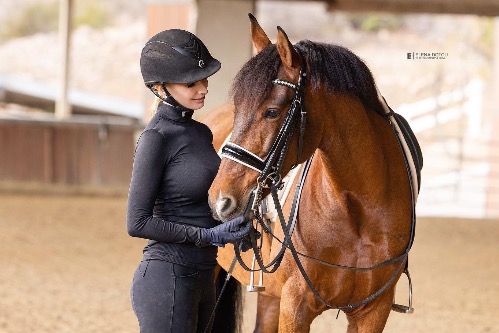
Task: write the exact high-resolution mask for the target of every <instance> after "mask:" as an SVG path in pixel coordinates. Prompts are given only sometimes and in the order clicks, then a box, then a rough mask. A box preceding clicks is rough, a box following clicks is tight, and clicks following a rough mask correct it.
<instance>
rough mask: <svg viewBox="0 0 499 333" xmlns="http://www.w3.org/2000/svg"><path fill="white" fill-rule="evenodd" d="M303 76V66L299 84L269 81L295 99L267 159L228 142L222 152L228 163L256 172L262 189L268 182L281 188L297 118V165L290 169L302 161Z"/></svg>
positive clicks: (303, 125) (303, 131)
mask: <svg viewBox="0 0 499 333" xmlns="http://www.w3.org/2000/svg"><path fill="white" fill-rule="evenodd" d="M305 77H306V72H305V68H304V66H302V69H301V70H300V74H299V76H298V83H297V84H293V83H291V82H288V81H284V80H281V79H275V80H273V81H272V83H273V84H274V85H281V86H284V87H287V88H290V89H293V90H294V92H295V95H294V97H293V100H292V101H291V106H290V108H289V110H288V113H287V114H286V117H285V118H284V122H283V123H282V125H281V128H280V129H279V133H278V134H277V137H276V138H275V140H274V143H273V144H272V147H271V148H270V151H269V152H268V154H267V157H265V158H263V159H262V158H260V157H259V156H257V155H256V154H254V153H252V152H251V151H249V150H247V149H245V148H243V147H241V146H239V145H237V144H235V143H233V142H228V143H227V144H225V146H224V147H223V148H222V153H221V155H222V157H225V158H228V159H231V160H233V161H235V162H237V163H240V164H242V165H244V166H246V167H248V168H251V169H253V170H255V171H257V172H259V173H260V174H259V176H258V178H257V183H258V186H259V187H261V188H267V187H269V181H270V182H272V183H274V184H280V182H281V175H280V173H281V169H282V164H283V162H284V158H285V157H286V153H287V151H288V148H289V142H290V140H291V137H292V136H293V133H294V130H295V127H296V126H295V123H296V121H297V119H298V116H300V136H299V139H298V153H297V157H296V163H295V165H294V166H293V168H294V167H295V166H296V165H297V164H298V163H299V161H300V159H301V154H302V150H303V137H304V135H305V126H306V115H307V113H306V112H305V108H304V106H303V95H304V86H305Z"/></svg>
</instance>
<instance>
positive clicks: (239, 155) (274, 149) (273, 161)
mask: <svg viewBox="0 0 499 333" xmlns="http://www.w3.org/2000/svg"><path fill="white" fill-rule="evenodd" d="M297 51H298V50H297ZM302 59H303V57H302ZM305 79H306V70H305V62H304V61H302V67H301V69H300V73H299V76H298V82H297V83H296V84H294V83H291V82H289V81H285V80H281V79H274V80H273V81H272V83H273V84H274V85H281V86H284V87H287V88H290V89H293V90H294V94H295V95H294V97H293V100H292V102H291V106H290V108H289V110H288V112H287V114H286V117H285V119H284V121H283V123H282V125H281V127H280V129H279V132H278V134H277V136H276V138H275V140H274V142H273V144H272V146H271V149H270V151H269V152H268V154H267V156H266V157H265V158H260V157H259V156H257V155H256V154H254V153H252V152H251V151H249V150H247V149H245V148H244V147H241V146H240V145H237V144H235V143H233V142H230V141H229V142H227V143H226V144H225V145H224V146H223V148H222V151H221V155H222V157H225V158H228V159H231V160H233V161H235V162H237V163H240V164H242V165H244V166H246V167H248V168H250V169H253V170H255V171H257V172H259V175H258V177H257V186H256V189H255V190H254V191H253V193H252V194H251V196H250V199H249V202H248V206H247V208H246V211H251V212H252V213H253V216H254V218H255V219H256V220H257V222H258V224H259V225H260V226H261V228H262V230H263V231H265V232H266V233H268V234H270V235H271V236H272V237H273V238H275V239H277V240H278V241H279V242H280V243H281V245H282V246H281V249H280V251H279V252H278V253H277V255H276V256H275V257H274V258H273V259H272V260H271V261H270V262H269V263H268V264H265V263H264V262H263V259H262V255H261V244H260V245H258V243H257V241H258V232H257V231H256V230H255V229H254V228H251V229H250V233H249V236H250V240H251V247H252V249H253V252H254V256H255V259H256V261H257V263H258V265H259V269H252V268H250V267H248V265H246V264H245V263H244V261H243V260H242V258H241V253H240V252H241V247H240V246H235V247H234V249H235V252H236V258H237V261H238V262H239V264H240V265H241V266H242V267H243V268H244V269H245V270H247V271H251V272H253V271H262V272H265V273H273V272H275V271H276V270H277V268H278V267H279V265H280V263H281V261H282V259H283V257H284V252H285V250H286V249H290V251H291V254H292V255H293V258H294V259H295V262H296V265H297V267H298V269H299V270H300V272H301V274H302V276H303V278H304V279H305V281H306V282H307V284H308V286H309V288H310V289H311V291H312V292H313V294H314V296H315V297H316V298H317V299H318V300H319V301H321V302H322V303H324V304H325V305H326V306H327V307H329V308H333V309H338V310H352V309H354V308H357V307H359V306H362V305H365V304H367V303H368V302H370V301H372V300H373V299H374V298H376V297H378V296H379V295H380V294H381V293H382V292H383V291H384V290H385V289H386V288H387V287H388V286H389V285H390V284H392V283H393V282H394V281H395V278H396V277H397V276H398V274H399V273H400V272H402V269H403V268H404V264H407V261H406V259H407V257H408V253H409V250H410V248H411V247H412V243H413V238H414V228H415V207H414V206H415V205H414V203H415V201H414V197H413V206H412V226H411V237H410V241H409V244H408V245H407V248H406V250H405V251H404V253H402V254H401V255H399V256H397V257H394V258H391V259H388V260H385V261H383V262H381V263H377V264H375V265H373V266H370V267H351V266H343V265H338V264H333V263H328V262H325V261H322V260H320V259H317V258H313V257H310V256H308V255H306V254H303V253H300V252H298V251H297V250H296V249H295V247H294V244H293V242H292V241H291V234H292V231H293V229H294V226H295V224H296V220H297V213H298V206H299V202H300V198H301V193H302V189H303V185H304V182H305V178H306V175H307V172H308V170H309V168H310V165H311V163H312V158H313V156H312V157H311V158H309V159H308V160H307V161H306V162H305V164H304V167H303V169H302V171H301V176H300V178H299V180H298V183H297V185H296V191H295V195H294V199H293V203H292V205H291V211H290V216H289V219H288V222H287V223H286V221H285V218H284V215H283V212H282V207H281V204H280V202H279V198H278V190H279V189H280V188H281V187H282V177H281V170H282V166H283V161H284V158H285V157H286V154H287V151H288V149H289V144H290V141H291V137H292V136H293V134H294V132H295V129H296V123H297V122H298V118H299V122H300V133H299V137H298V151H297V158H296V163H295V165H294V166H293V168H294V167H296V166H297V165H298V163H299V161H301V154H302V151H303V140H304V136H305V127H306V116H307V112H306V111H305V108H304V104H303V98H304V87H305ZM386 118H387V119H388V116H387V117H386ZM389 121H390V120H389ZM390 124H391V125H392V129H393V130H394V131H395V132H396V129H395V127H394V126H393V124H392V123H391V121H390ZM396 137H397V140H399V145H400V139H399V138H398V136H397V135H396ZM404 158H405V163H406V168H407V169H408V175H409V178H410V186H411V195H412V193H413V191H412V175H411V172H410V170H409V168H408V162H407V158H408V157H407V156H406V155H405V153H404ZM264 189H270V193H271V196H272V198H273V201H274V205H275V207H276V210H277V213H278V218H279V221H280V223H281V227H282V230H283V232H284V240H283V241H281V240H279V239H278V238H277V237H275V236H274V235H273V233H272V230H271V229H270V228H269V226H268V225H267V224H266V223H265V221H264V219H263V217H262V216H261V213H260V209H261V204H262V200H263V190H264ZM299 256H302V257H305V258H307V259H311V260H314V261H316V262H318V263H320V264H323V265H326V266H329V267H335V268H341V269H347V270H356V271H366V270H373V269H377V268H380V267H384V266H387V265H390V264H394V263H397V262H399V263H400V265H399V267H398V268H397V269H396V270H395V271H394V272H393V274H392V276H391V277H390V278H389V279H388V281H387V282H386V283H385V284H384V285H383V286H382V287H381V288H379V289H378V290H377V291H376V292H375V293H373V294H371V295H370V296H368V297H366V298H365V299H363V300H361V301H359V302H356V303H353V304H348V305H345V306H337V305H333V304H331V303H329V302H328V301H327V300H325V299H324V298H322V297H321V296H320V295H319V293H318V291H317V289H316V288H315V286H314V285H313V284H312V281H311V280H310V278H309V276H308V274H307V273H306V271H305V269H304V267H303V265H302V263H301V260H300V258H299ZM234 263H235V260H234V261H233V264H232V266H233V265H234Z"/></svg>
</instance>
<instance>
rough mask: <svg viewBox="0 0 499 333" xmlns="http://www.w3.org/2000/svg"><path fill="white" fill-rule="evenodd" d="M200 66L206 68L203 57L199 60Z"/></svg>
mask: <svg viewBox="0 0 499 333" xmlns="http://www.w3.org/2000/svg"><path fill="white" fill-rule="evenodd" d="M198 64H199V67H201V68H204V66H205V65H204V61H203V60H202V59H200V60H199V63H198Z"/></svg>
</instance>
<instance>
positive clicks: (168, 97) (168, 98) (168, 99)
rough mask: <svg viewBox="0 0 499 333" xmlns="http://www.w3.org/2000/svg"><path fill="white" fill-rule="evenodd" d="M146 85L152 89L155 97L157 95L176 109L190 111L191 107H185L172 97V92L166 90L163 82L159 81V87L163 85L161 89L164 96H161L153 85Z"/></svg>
mask: <svg viewBox="0 0 499 333" xmlns="http://www.w3.org/2000/svg"><path fill="white" fill-rule="evenodd" d="M147 87H148V88H149V89H150V90H151V91H152V93H153V94H154V95H156V97H158V98H159V99H160V100H162V101H163V102H164V103H166V104H168V105H171V106H173V107H174V108H175V109H177V110H181V111H186V110H188V111H191V109H189V108H186V107H185V106H183V105H181V104H180V103H179V102H177V100H176V99H175V98H173V96H172V94H170V92H169V91H168V89H166V86H165V83H161V87H163V91H164V92H165V94H166V98H165V97H163V96H161V95H160V94H159V92H158V91H157V90H156V89H154V87H153V85H152V84H149V85H147Z"/></svg>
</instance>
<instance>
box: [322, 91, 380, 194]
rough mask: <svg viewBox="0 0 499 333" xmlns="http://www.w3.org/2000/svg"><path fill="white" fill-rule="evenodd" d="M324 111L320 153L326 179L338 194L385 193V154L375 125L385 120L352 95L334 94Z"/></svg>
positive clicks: (377, 125)
mask: <svg viewBox="0 0 499 333" xmlns="http://www.w3.org/2000/svg"><path fill="white" fill-rule="evenodd" d="M329 105H333V110H328V111H327V115H325V117H324V119H323V121H324V124H323V126H324V132H323V139H322V141H321V143H320V146H319V152H320V154H319V156H320V158H321V162H322V164H323V169H324V172H325V174H326V175H327V177H326V181H327V182H328V183H329V186H330V187H331V188H332V190H333V191H334V192H336V194H337V195H340V194H341V195H346V194H348V195H354V196H369V197H370V198H372V199H373V200H374V201H375V200H376V197H379V198H380V200H382V199H381V198H383V197H384V193H383V191H384V189H386V165H385V164H386V161H385V160H384V158H385V157H386V154H385V153H384V151H383V149H384V148H383V142H381V141H382V136H380V134H379V133H378V131H377V130H375V127H379V126H380V125H388V124H381V123H383V122H386V121H385V120H384V119H383V118H382V117H380V116H379V115H377V114H375V113H374V112H371V111H366V110H365V108H364V106H363V104H362V103H361V102H360V101H359V100H357V99H354V98H351V97H347V96H345V97H343V98H335V101H334V103H330V104H329Z"/></svg>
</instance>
